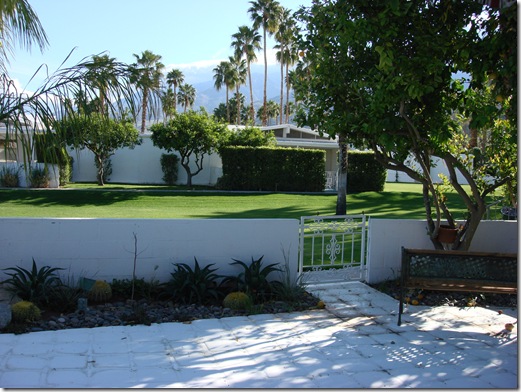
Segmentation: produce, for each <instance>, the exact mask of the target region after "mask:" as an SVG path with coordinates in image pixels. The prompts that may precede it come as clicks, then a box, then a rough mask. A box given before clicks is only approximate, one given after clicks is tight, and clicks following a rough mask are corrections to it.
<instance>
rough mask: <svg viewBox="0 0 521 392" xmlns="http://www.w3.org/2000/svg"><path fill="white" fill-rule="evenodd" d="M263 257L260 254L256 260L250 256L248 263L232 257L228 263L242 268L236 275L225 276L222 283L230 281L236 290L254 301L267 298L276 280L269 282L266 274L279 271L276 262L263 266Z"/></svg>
mask: <svg viewBox="0 0 521 392" xmlns="http://www.w3.org/2000/svg"><path fill="white" fill-rule="evenodd" d="M263 257H264V256H261V257H260V258H259V259H257V260H253V257H252V259H251V264H250V265H247V264H246V263H244V262H243V261H241V260H236V259H233V260H234V262H233V263H231V264H230V265H240V266H241V267H242V268H243V272H241V273H240V274H239V275H238V276H236V277H227V278H225V279H224V281H223V283H230V282H231V283H232V284H234V286H235V289H236V290H237V291H244V292H246V293H247V294H248V295H250V296H251V298H252V299H253V301H254V302H255V303H257V302H262V301H265V300H267V299H269V297H270V296H271V291H272V290H271V284H276V283H275V282H276V281H273V282H271V283H270V282H269V281H268V275H270V274H271V273H272V272H275V271H280V269H279V268H277V267H276V265H277V264H269V265H267V266H265V267H263V266H262V259H263Z"/></svg>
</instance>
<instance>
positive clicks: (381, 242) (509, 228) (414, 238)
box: [367, 219, 519, 283]
mask: <svg viewBox="0 0 521 392" xmlns="http://www.w3.org/2000/svg"><path fill="white" fill-rule="evenodd" d="M368 230H369V232H368V237H369V244H368V263H369V269H368V271H369V272H368V278H367V281H368V282H369V283H377V282H381V281H384V280H388V279H393V278H397V277H399V273H400V269H401V249H402V246H403V247H405V248H414V249H434V246H433V245H432V242H431V241H430V239H429V236H428V235H427V224H426V222H425V221H420V220H410V219H401V220H394V219H371V221H370V223H369V229H368ZM518 235H519V232H518V226H517V221H482V222H481V223H480V225H479V227H478V230H477V231H476V234H475V236H474V239H473V240H472V244H471V247H470V249H469V250H471V251H476V252H497V253H517V252H518V247H519V245H518Z"/></svg>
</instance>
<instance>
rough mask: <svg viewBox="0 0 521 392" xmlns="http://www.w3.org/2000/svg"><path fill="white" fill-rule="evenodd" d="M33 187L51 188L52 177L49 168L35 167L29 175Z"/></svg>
mask: <svg viewBox="0 0 521 392" xmlns="http://www.w3.org/2000/svg"><path fill="white" fill-rule="evenodd" d="M29 183H30V185H31V188H49V183H50V177H49V171H48V170H47V168H43V169H42V168H40V167H34V168H32V169H31V172H30V175H29Z"/></svg>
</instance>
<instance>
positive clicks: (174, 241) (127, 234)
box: [0, 218, 299, 282]
mask: <svg viewBox="0 0 521 392" xmlns="http://www.w3.org/2000/svg"><path fill="white" fill-rule="evenodd" d="M298 226H299V222H298V220H296V219H50V218H49V219H45V218H44V219H32V218H3V219H0V249H1V252H0V270H1V269H2V268H8V267H14V266H20V267H23V268H30V267H31V265H32V259H33V258H34V259H35V261H36V264H37V266H38V267H40V268H41V267H43V266H45V265H49V266H51V267H59V268H65V269H66V271H62V276H65V277H67V276H69V275H70V276H73V277H74V278H75V279H78V278H80V277H87V278H95V279H105V280H107V281H109V282H110V281H112V278H120V279H122V278H131V277H132V270H133V265H134V235H133V234H134V233H135V234H136V236H137V248H138V249H137V253H138V256H137V269H136V274H137V277H138V278H146V279H149V278H151V277H155V278H157V279H159V280H160V281H166V280H168V279H169V278H170V272H173V271H174V267H173V265H172V263H186V264H188V265H189V266H191V267H192V268H193V266H194V257H196V258H197V260H198V262H199V265H201V267H203V266H205V265H208V264H211V263H215V266H214V267H213V268H215V267H218V268H219V269H218V271H217V273H218V274H223V275H237V274H238V273H239V272H241V271H242V270H243V269H242V268H240V267H237V266H230V263H232V262H233V260H232V258H234V259H239V260H242V261H244V262H245V263H246V264H249V263H250V262H251V260H252V257H253V258H254V259H258V258H260V257H261V256H264V258H263V264H264V265H267V264H271V263H281V265H282V266H284V264H285V259H284V254H283V250H284V252H286V254H287V253H288V251H289V260H288V261H289V262H290V264H291V267H292V271H291V273H292V275H293V276H294V277H296V271H297V265H298V259H297V253H298ZM276 275H277V274H273V276H271V275H270V278H271V279H280V276H276ZM5 277H6V276H5V274H4V272H2V271H0V280H2V279H4V278H5Z"/></svg>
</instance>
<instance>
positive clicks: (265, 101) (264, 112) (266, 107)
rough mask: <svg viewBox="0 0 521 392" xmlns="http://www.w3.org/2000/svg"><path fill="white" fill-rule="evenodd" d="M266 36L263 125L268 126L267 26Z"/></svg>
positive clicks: (264, 33) (264, 32) (264, 31)
mask: <svg viewBox="0 0 521 392" xmlns="http://www.w3.org/2000/svg"><path fill="white" fill-rule="evenodd" d="M263 38H264V98H263V104H262V106H263V108H264V110H263V112H262V125H263V126H266V119H267V114H268V102H267V91H266V90H267V89H266V87H267V85H268V55H267V54H266V27H264V29H263Z"/></svg>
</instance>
